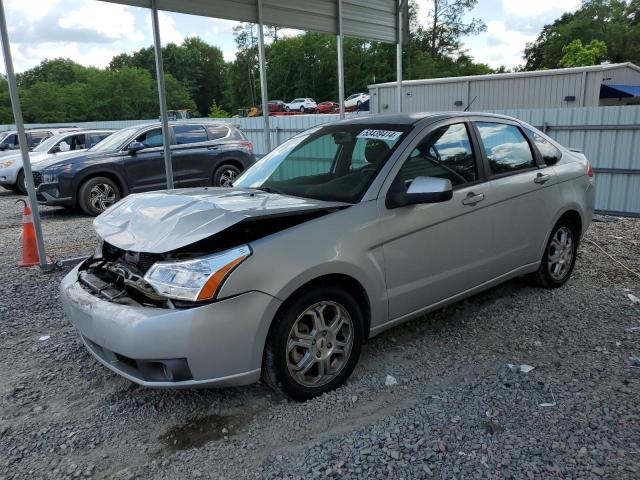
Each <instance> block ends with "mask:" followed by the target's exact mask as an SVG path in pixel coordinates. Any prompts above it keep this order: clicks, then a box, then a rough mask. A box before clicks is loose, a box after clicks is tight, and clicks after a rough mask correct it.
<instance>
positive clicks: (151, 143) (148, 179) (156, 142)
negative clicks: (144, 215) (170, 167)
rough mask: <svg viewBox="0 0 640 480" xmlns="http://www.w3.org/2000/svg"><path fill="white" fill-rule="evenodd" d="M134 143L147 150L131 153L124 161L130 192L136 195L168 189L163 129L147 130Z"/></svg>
mask: <svg viewBox="0 0 640 480" xmlns="http://www.w3.org/2000/svg"><path fill="white" fill-rule="evenodd" d="M134 141H136V142H140V143H142V144H143V145H144V146H145V148H144V149H142V150H140V151H138V152H135V153H131V152H129V153H127V154H126V155H125V156H124V157H123V159H122V161H123V164H124V167H125V170H126V172H127V184H128V186H129V191H130V192H131V193H136V192H145V191H148V190H160V189H163V188H166V185H167V177H166V172H165V167H164V148H163V145H164V142H163V140H162V129H160V128H152V129H149V130H146V131H144V132H142V133H140V134H139V135H138V136H137V137H136V138H135V139H134Z"/></svg>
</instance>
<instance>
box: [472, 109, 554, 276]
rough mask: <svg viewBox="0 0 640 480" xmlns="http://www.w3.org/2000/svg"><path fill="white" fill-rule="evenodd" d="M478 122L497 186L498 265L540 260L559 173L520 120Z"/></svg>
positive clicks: (507, 268)
mask: <svg viewBox="0 0 640 480" xmlns="http://www.w3.org/2000/svg"><path fill="white" fill-rule="evenodd" d="M473 124H474V127H475V129H476V132H477V136H478V138H479V141H480V145H481V152H482V156H483V160H484V162H485V169H486V171H487V172H488V175H489V184H490V187H491V191H492V192H493V196H492V198H491V201H490V202H489V205H488V208H489V210H490V211H491V217H492V221H493V224H494V232H495V233H494V239H493V247H494V255H495V257H496V265H497V266H498V267H499V269H500V272H499V273H501V274H505V273H508V272H511V271H513V270H516V269H518V268H520V267H523V266H525V265H528V264H531V263H534V262H537V261H538V260H540V255H541V253H540V252H541V248H542V246H543V245H544V243H545V242H546V236H547V234H548V232H549V230H550V229H551V227H552V225H551V222H552V221H553V217H554V215H555V212H556V210H555V209H554V205H556V204H557V201H558V200H557V198H556V195H557V191H556V182H557V179H556V176H555V173H554V171H553V168H551V167H549V166H546V165H545V164H543V163H542V162H541V159H540V158H539V155H538V153H537V152H536V150H535V149H534V148H532V145H531V142H530V140H529V139H528V138H527V136H526V135H525V133H524V131H523V129H522V127H521V126H520V125H519V124H518V123H516V122H512V121H509V120H503V119H495V120H493V119H481V118H478V119H477V120H476V121H474V122H473Z"/></svg>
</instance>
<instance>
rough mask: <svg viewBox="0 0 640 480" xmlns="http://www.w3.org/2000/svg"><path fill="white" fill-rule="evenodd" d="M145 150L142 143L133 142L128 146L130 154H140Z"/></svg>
mask: <svg viewBox="0 0 640 480" xmlns="http://www.w3.org/2000/svg"><path fill="white" fill-rule="evenodd" d="M143 148H144V144H142V143H140V142H136V141H133V142H131V143H130V144H129V146H127V151H128V152H129V153H136V152H139V151H140V150H142V149H143Z"/></svg>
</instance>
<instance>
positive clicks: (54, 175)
mask: <svg viewBox="0 0 640 480" xmlns="http://www.w3.org/2000/svg"><path fill="white" fill-rule="evenodd" d="M57 181H58V172H56V171H53V172H46V171H45V172H42V183H54V182H57Z"/></svg>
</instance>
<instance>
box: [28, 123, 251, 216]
mask: <svg viewBox="0 0 640 480" xmlns="http://www.w3.org/2000/svg"><path fill="white" fill-rule="evenodd" d="M170 126H171V156H172V163H173V177H174V184H175V187H176V188H183V187H197V186H212V185H213V186H229V185H231V184H232V182H233V181H234V180H235V179H236V177H237V176H238V175H240V173H242V172H243V171H244V170H245V169H246V168H247V167H249V166H250V165H252V164H253V163H254V161H255V157H254V156H253V145H252V144H251V142H249V141H248V140H247V138H246V137H245V136H244V135H243V134H242V132H241V131H240V130H238V128H236V127H235V126H233V125H231V124H226V123H217V122H206V123H205V122H203V123H190V122H189V123H186V122H180V123H170ZM33 180H34V184H35V185H36V187H37V192H38V201H39V202H40V203H43V204H45V205H59V206H64V207H72V208H73V207H80V208H81V209H82V211H83V212H85V213H86V214H88V215H98V214H99V213H101V212H103V211H104V210H106V209H107V208H108V207H110V206H111V205H113V204H114V203H116V202H117V201H119V200H120V199H121V198H122V197H124V196H126V195H129V194H130V193H138V192H146V191H149V190H158V189H161V188H164V187H165V186H166V174H165V163H164V147H163V137H162V129H161V126H160V124H159V123H152V124H147V125H138V126H135V127H129V128H125V129H123V130H120V131H118V132H116V133H114V134H113V135H111V136H110V137H108V138H107V139H105V140H104V141H102V142H100V143H99V144H97V145H96V146H94V147H92V148H90V149H89V150H87V151H86V152H84V153H82V154H80V155H74V156H72V157H65V158H63V159H57V158H50V159H48V160H43V161H41V162H39V163H37V164H36V165H34V168H33Z"/></svg>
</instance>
